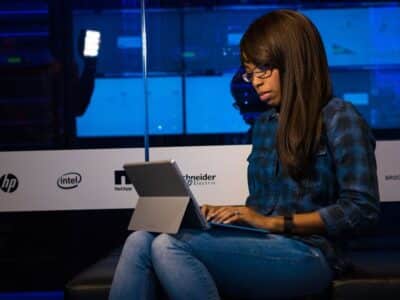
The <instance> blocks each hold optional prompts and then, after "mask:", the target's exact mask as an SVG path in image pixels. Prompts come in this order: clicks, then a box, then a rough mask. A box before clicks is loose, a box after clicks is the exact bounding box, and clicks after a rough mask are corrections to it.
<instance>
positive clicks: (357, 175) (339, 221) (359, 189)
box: [246, 98, 379, 255]
mask: <svg viewBox="0 0 400 300" xmlns="http://www.w3.org/2000/svg"><path fill="white" fill-rule="evenodd" d="M322 113H323V119H324V128H325V130H324V132H323V135H322V137H321V143H320V147H319V150H318V152H317V153H316V155H315V159H314V166H315V172H314V174H313V176H312V178H308V179H306V180H303V182H302V184H298V183H297V182H295V181H294V180H292V179H291V178H290V177H288V176H285V175H283V174H282V172H281V168H280V163H279V159H278V156H277V152H276V140H275V138H276V130H277V126H278V114H277V113H276V110H274V109H271V110H269V111H267V112H265V113H263V114H262V115H261V116H260V117H259V118H258V120H257V121H256V123H255V124H254V128H253V136H252V141H253V147H252V151H251V153H250V155H249V157H248V162H249V165H248V186H249V197H248V198H247V201H246V205H248V206H250V207H252V208H254V209H255V210H257V211H259V212H261V213H262V214H264V215H283V214H284V213H306V212H313V211H319V212H320V215H321V217H322V219H323V221H324V223H325V226H326V236H325V237H323V236H311V237H299V238H301V239H302V240H304V241H305V242H309V243H312V244H313V245H316V246H318V247H319V248H321V249H322V250H325V253H327V252H332V251H331V250H332V249H333V248H335V247H334V245H333V244H332V242H330V240H343V239H344V236H347V235H348V234H354V233H358V232H360V231H363V230H365V229H367V228H369V227H370V226H371V225H373V224H375V223H376V222H377V220H378V216H379V193H378V181H377V173H376V160H375V154H374V151H375V139H374V137H373V135H372V133H371V130H370V128H369V126H368V125H367V123H366V122H365V121H364V119H363V118H362V117H361V115H360V114H359V113H358V112H357V110H356V109H355V108H354V107H353V105H352V104H350V103H348V102H345V101H343V100H341V99H339V98H333V99H331V101H329V103H328V104H327V105H326V106H325V107H324V109H323V111H322ZM338 237H341V238H340V239H338ZM295 238H296V237H295ZM327 249H331V250H327ZM333 252H334V251H333ZM331 255H332V254H331Z"/></svg>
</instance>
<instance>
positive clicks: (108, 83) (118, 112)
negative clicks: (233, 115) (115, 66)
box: [77, 77, 182, 137]
mask: <svg viewBox="0 0 400 300" xmlns="http://www.w3.org/2000/svg"><path fill="white" fill-rule="evenodd" d="M148 87H149V120H150V134H179V133H182V89H181V78H180V77H161V78H149V79H148ZM77 133H78V136H81V137H84V136H86V137H90V136H129V135H136V136H137V135H143V134H144V94H143V80H142V78H101V79H100V78H98V79H96V82H95V89H94V93H93V96H92V99H91V101H90V104H89V107H88V109H87V111H86V113H85V114H84V115H83V116H82V117H79V118H77Z"/></svg>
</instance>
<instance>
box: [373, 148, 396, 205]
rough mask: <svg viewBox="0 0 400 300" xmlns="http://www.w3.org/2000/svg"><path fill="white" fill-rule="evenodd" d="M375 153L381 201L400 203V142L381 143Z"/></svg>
mask: <svg viewBox="0 0 400 300" xmlns="http://www.w3.org/2000/svg"><path fill="white" fill-rule="evenodd" d="M375 153H376V161H377V165H378V182H379V194H380V198H381V201H388V202H389V201H400V193H399V190H400V155H399V153H400V141H379V142H377V145H376V151H375Z"/></svg>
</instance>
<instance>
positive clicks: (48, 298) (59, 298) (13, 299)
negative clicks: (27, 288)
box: [0, 291, 64, 300]
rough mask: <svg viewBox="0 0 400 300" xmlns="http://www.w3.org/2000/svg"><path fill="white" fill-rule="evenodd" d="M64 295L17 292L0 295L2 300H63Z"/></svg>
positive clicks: (56, 292) (60, 293) (59, 293)
mask: <svg viewBox="0 0 400 300" xmlns="http://www.w3.org/2000/svg"><path fill="white" fill-rule="evenodd" d="M63 299H64V293H63V292H61V291H55V292H18V293H17V292H15V293H0V300H63Z"/></svg>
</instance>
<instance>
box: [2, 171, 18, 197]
mask: <svg viewBox="0 0 400 300" xmlns="http://www.w3.org/2000/svg"><path fill="white" fill-rule="evenodd" d="M17 188H18V178H17V177H16V176H15V175H14V174H10V173H9V174H4V175H3V176H1V177H0V189H1V190H2V191H3V192H5V193H13V192H15V191H16V190H17Z"/></svg>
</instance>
